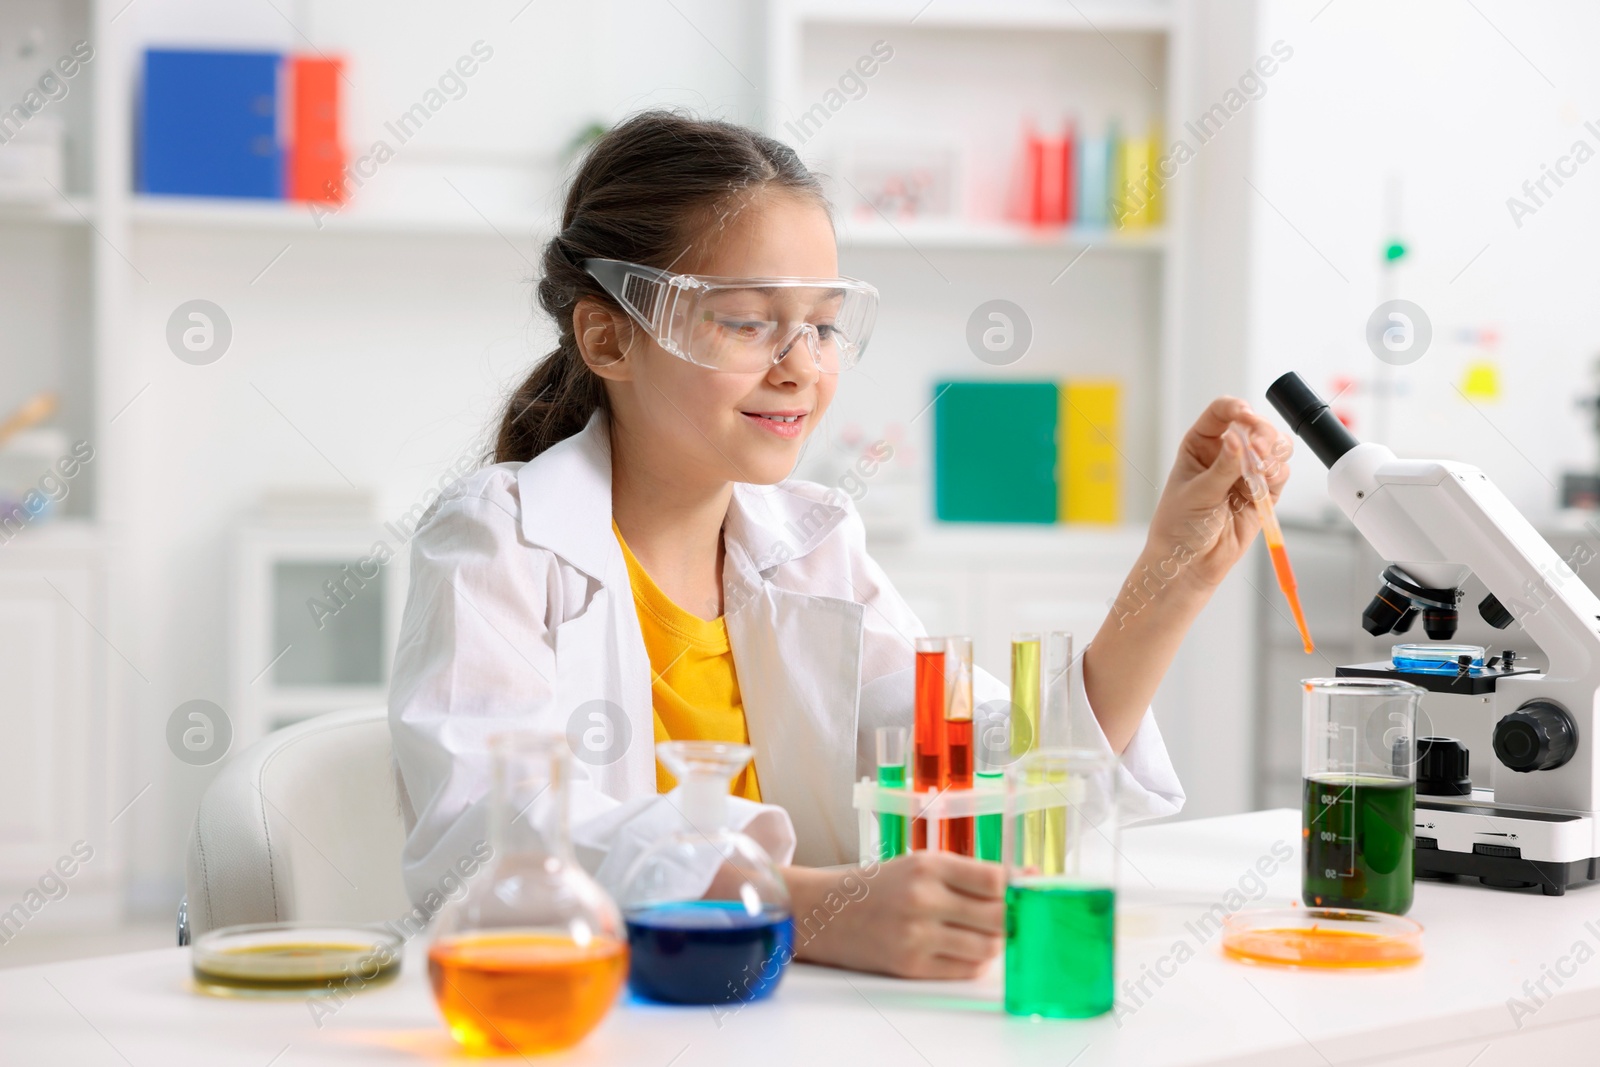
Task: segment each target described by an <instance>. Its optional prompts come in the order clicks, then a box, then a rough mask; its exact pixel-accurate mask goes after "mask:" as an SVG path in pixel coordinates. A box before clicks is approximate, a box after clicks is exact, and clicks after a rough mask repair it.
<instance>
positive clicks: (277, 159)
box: [138, 48, 284, 199]
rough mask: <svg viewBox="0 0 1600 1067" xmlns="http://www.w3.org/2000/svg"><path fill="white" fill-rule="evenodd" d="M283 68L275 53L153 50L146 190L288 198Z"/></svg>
mask: <svg viewBox="0 0 1600 1067" xmlns="http://www.w3.org/2000/svg"><path fill="white" fill-rule="evenodd" d="M282 65H283V57H282V56H281V55H279V54H278V53H276V52H228V51H193V50H185V49H161V48H153V49H150V50H149V51H147V52H146V53H145V61H144V90H143V93H142V95H141V97H140V103H139V146H138V188H139V191H140V192H144V193H164V194H170V195H177V196H236V197H257V198H266V199H281V198H282V196H283V184H284V167H283V145H282V143H281V141H280V136H279V129H280V118H279V99H280V97H279V84H278V83H279V78H280V72H281V68H282Z"/></svg>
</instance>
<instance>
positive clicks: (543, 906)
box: [428, 732, 628, 1055]
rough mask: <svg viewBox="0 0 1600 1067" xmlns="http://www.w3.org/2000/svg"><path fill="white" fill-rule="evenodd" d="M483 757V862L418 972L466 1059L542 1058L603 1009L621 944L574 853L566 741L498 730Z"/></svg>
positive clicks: (624, 966)
mask: <svg viewBox="0 0 1600 1067" xmlns="http://www.w3.org/2000/svg"><path fill="white" fill-rule="evenodd" d="M490 750H491V755H492V760H493V792H492V794H491V796H490V809H489V824H490V837H491V841H492V844H493V846H494V859H493V861H492V862H493V866H492V867H491V868H490V869H489V870H487V871H484V872H482V873H480V874H479V875H478V876H477V877H476V878H475V879H473V881H472V883H471V884H470V887H469V888H468V890H467V892H466V894H465V895H464V896H463V897H461V898H460V899H459V900H456V901H453V902H451V903H449V904H447V905H446V906H445V907H444V908H443V909H442V910H441V911H440V913H439V917H438V920H437V922H436V924H435V926H434V934H433V943H432V945H431V946H430V948H429V950H428V976H429V978H430V979H431V981H432V983H433V995H434V999H435V1000H436V1001H437V1002H438V1005H439V1011H440V1013H441V1014H443V1016H444V1018H445V1022H446V1024H448V1026H449V1027H450V1032H451V1033H452V1034H453V1035H454V1036H455V1039H456V1040H457V1041H458V1042H460V1043H461V1045H462V1046H463V1047H464V1048H466V1049H467V1050H468V1051H470V1052H475V1053H488V1054H493V1053H505V1052H517V1053H521V1054H523V1055H528V1054H535V1053H541V1052H552V1051H556V1050H559V1049H564V1048H568V1047H570V1046H572V1045H575V1044H577V1043H578V1042H579V1041H581V1040H582V1039H583V1038H584V1037H585V1035H587V1034H588V1033H589V1032H590V1031H591V1030H593V1029H594V1028H595V1027H596V1026H597V1025H599V1023H600V1020H601V1019H603V1018H604V1017H605V1014H606V1012H607V1011H608V1010H610V1008H611V1005H612V1004H613V1003H614V1002H615V1001H616V999H617V994H618V992H619V991H620V990H621V988H622V983H623V980H624V979H625V978H626V976H627V973H628V945H627V941H626V940H625V939H624V937H623V934H622V917H621V915H620V914H619V913H618V911H617V907H616V905H615V904H614V903H612V901H611V898H610V897H609V896H607V895H606V892H605V890H604V889H602V888H601V887H600V884H599V883H598V882H596V881H595V880H594V879H593V878H591V877H590V876H589V875H588V874H587V873H586V872H585V871H584V870H583V868H582V867H581V866H580V865H579V864H578V861H577V859H576V858H575V857H574V855H573V851H572V840H571V837H570V833H569V829H568V815H567V788H568V779H569V777H570V775H571V763H570V760H571V755H570V753H569V752H568V750H567V745H566V741H565V739H564V738H562V737H560V736H559V735H553V734H550V735H547V734H537V733H532V732H513V733H506V734H500V735H497V736H496V737H495V738H494V739H493V740H492V741H491V742H490Z"/></svg>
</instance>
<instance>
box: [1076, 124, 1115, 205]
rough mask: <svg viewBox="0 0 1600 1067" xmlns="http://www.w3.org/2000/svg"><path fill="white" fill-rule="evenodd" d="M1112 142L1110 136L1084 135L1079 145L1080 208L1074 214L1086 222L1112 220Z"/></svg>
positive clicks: (1077, 191) (1077, 193)
mask: <svg viewBox="0 0 1600 1067" xmlns="http://www.w3.org/2000/svg"><path fill="white" fill-rule="evenodd" d="M1110 145H1111V142H1110V140H1109V139H1108V138H1107V137H1104V136H1102V137H1089V136H1084V137H1080V138H1079V139H1078V145H1077V157H1078V158H1077V162H1078V166H1077V178H1078V181H1077V188H1076V190H1074V191H1075V193H1076V195H1077V205H1076V207H1077V210H1076V211H1075V213H1074V217H1075V218H1076V219H1077V220H1078V221H1079V222H1080V223H1082V224H1083V225H1085V226H1104V225H1105V224H1106V223H1107V222H1108V221H1110V219H1109V216H1108V214H1107V210H1106V209H1107V206H1108V205H1109V202H1110V199H1111V197H1110V194H1109V190H1110V185H1109V182H1110V181H1111V147H1110Z"/></svg>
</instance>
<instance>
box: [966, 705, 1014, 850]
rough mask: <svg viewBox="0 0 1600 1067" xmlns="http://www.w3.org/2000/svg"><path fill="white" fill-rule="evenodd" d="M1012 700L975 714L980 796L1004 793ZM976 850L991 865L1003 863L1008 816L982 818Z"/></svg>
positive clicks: (982, 707)
mask: <svg viewBox="0 0 1600 1067" xmlns="http://www.w3.org/2000/svg"><path fill="white" fill-rule="evenodd" d="M1011 715H1012V704H1011V701H1010V700H990V701H986V702H985V703H983V704H981V705H979V706H978V708H977V710H976V711H975V712H974V714H973V724H972V750H973V759H974V762H975V766H976V768H977V773H976V774H975V775H974V781H973V788H974V789H976V790H977V791H978V792H980V793H994V794H997V795H998V794H1000V793H1002V792H1004V790H1005V776H1006V768H1007V767H1008V766H1010V764H1011V736H1012V726H1011ZM975 821H976V822H977V824H978V833H977V848H976V850H975V851H974V852H973V855H974V856H976V857H977V858H978V859H980V860H988V861H989V862H991V863H999V862H1000V844H1001V839H1002V837H1003V830H1004V828H1005V816H1003V815H1001V814H1000V813H999V812H995V813H994V814H993V815H979V816H978V817H977V819H976V820H975Z"/></svg>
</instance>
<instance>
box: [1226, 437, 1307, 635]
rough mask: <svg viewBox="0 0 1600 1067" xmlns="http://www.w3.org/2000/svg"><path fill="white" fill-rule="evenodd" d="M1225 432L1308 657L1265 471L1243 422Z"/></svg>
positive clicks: (1301, 615) (1296, 596)
mask: <svg viewBox="0 0 1600 1067" xmlns="http://www.w3.org/2000/svg"><path fill="white" fill-rule="evenodd" d="M1228 433H1230V434H1232V435H1233V436H1234V437H1235V438H1237V439H1238V442H1239V446H1240V447H1239V470H1240V472H1241V473H1242V474H1243V476H1244V484H1245V486H1246V487H1247V488H1248V489H1249V490H1250V499H1251V500H1252V501H1254V502H1255V505H1256V514H1258V515H1260V516H1261V536H1262V537H1263V538H1265V539H1266V542H1267V555H1269V556H1271V557H1272V571H1273V573H1274V574H1276V575H1277V576H1278V588H1279V589H1282V590H1283V598H1284V599H1285V600H1287V601H1288V602H1289V610H1290V611H1292V612H1294V624H1295V625H1296V626H1297V627H1299V628H1300V642H1301V644H1303V645H1304V646H1305V650H1306V653H1307V655H1309V654H1310V653H1312V652H1315V651H1316V648H1317V646H1316V645H1314V644H1312V643H1311V631H1310V629H1308V628H1307V627H1306V616H1305V612H1303V611H1301V610H1300V592H1299V589H1298V588H1297V587H1296V586H1295V582H1294V571H1293V570H1292V569H1291V568H1290V566H1289V553H1288V550H1287V549H1285V548H1284V547H1283V528H1282V527H1281V526H1279V525H1278V515H1277V513H1276V512H1275V511H1273V509H1272V492H1271V490H1269V489H1268V488H1267V475H1266V468H1265V466H1264V465H1263V464H1262V462H1261V457H1260V456H1258V455H1256V450H1255V449H1254V448H1252V447H1250V430H1249V428H1248V427H1246V426H1245V425H1244V424H1243V423H1238V422H1230V423H1229V424H1228Z"/></svg>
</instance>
